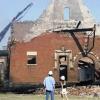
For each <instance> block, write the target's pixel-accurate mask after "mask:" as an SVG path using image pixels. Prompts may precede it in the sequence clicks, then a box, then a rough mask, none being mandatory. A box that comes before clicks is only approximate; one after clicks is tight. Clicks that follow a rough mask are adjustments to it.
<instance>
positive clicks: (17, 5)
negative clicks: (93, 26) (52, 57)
mask: <svg viewBox="0 0 100 100" xmlns="http://www.w3.org/2000/svg"><path fill="white" fill-rule="evenodd" d="M50 1H51V0H1V2H0V32H1V31H2V29H3V28H4V27H5V26H6V25H7V24H8V23H9V22H10V21H11V19H12V18H13V17H14V16H15V15H16V14H17V13H18V12H19V11H21V10H22V9H23V8H24V7H25V6H26V5H28V4H29V3H31V2H33V6H32V7H31V8H30V9H29V11H28V12H27V13H26V15H25V16H24V18H23V19H22V21H23V20H32V21H34V20H35V19H36V18H38V17H39V16H40V14H41V13H42V11H43V10H44V9H45V8H47V6H48V4H49V3H50ZM83 1H84V3H85V4H86V5H87V6H88V8H89V10H90V11H91V13H92V15H93V17H94V19H95V20H96V22H100V0H83ZM8 36H9V34H8V33H7V35H6V36H5V38H4V39H3V40H2V42H0V47H1V46H3V45H5V44H6V41H7V39H8V38H7V37H8Z"/></svg>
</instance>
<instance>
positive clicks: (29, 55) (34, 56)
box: [27, 51, 37, 65]
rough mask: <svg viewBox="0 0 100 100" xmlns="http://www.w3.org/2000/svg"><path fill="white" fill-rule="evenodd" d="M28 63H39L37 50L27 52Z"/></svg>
mask: <svg viewBox="0 0 100 100" xmlns="http://www.w3.org/2000/svg"><path fill="white" fill-rule="evenodd" d="M29 59H31V60H29ZM27 65H37V52H34V51H33V52H27Z"/></svg>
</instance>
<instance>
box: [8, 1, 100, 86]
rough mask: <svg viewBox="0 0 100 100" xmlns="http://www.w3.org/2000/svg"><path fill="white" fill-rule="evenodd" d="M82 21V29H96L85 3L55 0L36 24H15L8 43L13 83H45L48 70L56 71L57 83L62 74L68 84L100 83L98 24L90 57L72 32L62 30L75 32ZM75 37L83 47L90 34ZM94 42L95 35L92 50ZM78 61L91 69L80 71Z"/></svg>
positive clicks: (10, 77)
mask: <svg viewBox="0 0 100 100" xmlns="http://www.w3.org/2000/svg"><path fill="white" fill-rule="evenodd" d="M66 13H67V14H69V15H68V16H67V17H66ZM79 21H81V24H80V25H79V27H78V28H79V29H80V28H81V29H84V28H93V26H94V24H96V23H95V20H94V19H93V17H92V15H91V14H90V12H89V10H88V8H87V7H86V6H85V5H84V3H83V0H52V1H51V3H50V5H49V7H48V8H47V9H46V10H45V11H44V12H43V13H42V14H41V16H40V17H39V18H38V19H37V20H36V21H33V22H29V21H25V22H14V23H13V25H12V30H11V41H10V42H9V48H10V68H9V80H10V83H11V84H37V83H42V82H43V79H44V77H45V76H46V75H47V74H48V71H49V70H52V71H53V73H54V77H55V79H56V82H59V79H60V78H59V77H60V76H61V75H64V76H65V77H66V81H67V82H77V81H84V80H85V79H86V80H93V81H94V80H100V72H99V69H100V52H99V50H100V46H99V42H100V35H99V30H100V28H99V25H96V32H95V34H96V36H95V44H94V48H93V49H92V51H91V52H89V54H88V57H83V56H82V53H81V52H80V50H79V48H78V46H77V44H76V43H75V41H74V39H73V37H72V36H71V33H70V32H63V31H62V30H74V29H76V26H77V24H78V22H79ZM56 31H59V32H56ZM75 34H76V35H77V38H78V40H79V41H80V44H81V45H82V47H83V48H84V47H85V43H86V39H85V38H86V37H87V36H88V34H90V33H89V32H88V31H87V32H83V31H82V32H81V31H79V32H75ZM91 41H92V36H91V37H90V41H89V47H91V45H92V42H91ZM79 60H82V61H84V60H85V61H87V62H88V63H89V64H90V65H91V66H92V67H89V66H87V67H84V68H83V69H82V68H80V67H79V66H81V65H80V64H81V63H79ZM80 69H82V70H80ZM79 70H80V71H79ZM85 70H87V71H85ZM95 70H96V71H97V72H98V73H97V72H96V71H95ZM86 72H87V74H88V75H86ZM84 77H86V78H85V79H84ZM86 80H85V81H86Z"/></svg>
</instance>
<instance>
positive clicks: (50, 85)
mask: <svg viewBox="0 0 100 100" xmlns="http://www.w3.org/2000/svg"><path fill="white" fill-rule="evenodd" d="M43 84H44V87H45V91H46V100H49V96H50V97H51V100H54V89H55V79H54V78H53V72H52V71H49V72H48V76H46V77H45V79H44V81H43Z"/></svg>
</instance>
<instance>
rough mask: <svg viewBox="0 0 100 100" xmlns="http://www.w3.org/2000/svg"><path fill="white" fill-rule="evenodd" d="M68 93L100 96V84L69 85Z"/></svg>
mask: <svg viewBox="0 0 100 100" xmlns="http://www.w3.org/2000/svg"><path fill="white" fill-rule="evenodd" d="M67 90H68V95H76V96H85V95H86V96H100V86H80V87H68V88H67Z"/></svg>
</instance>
